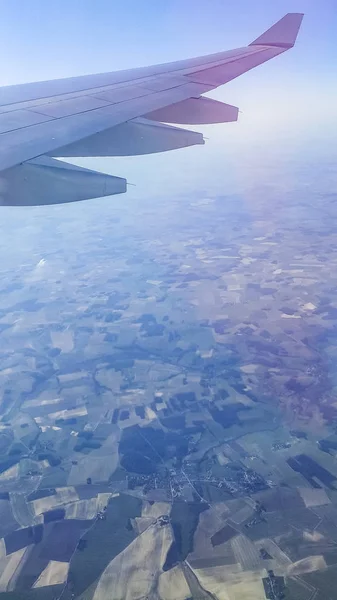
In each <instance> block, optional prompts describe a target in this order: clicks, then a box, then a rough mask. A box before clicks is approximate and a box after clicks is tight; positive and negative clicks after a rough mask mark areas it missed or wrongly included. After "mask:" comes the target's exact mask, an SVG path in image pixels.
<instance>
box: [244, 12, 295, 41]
mask: <svg viewBox="0 0 337 600" xmlns="http://www.w3.org/2000/svg"><path fill="white" fill-rule="evenodd" d="M303 17H304V13H287V14H286V15H284V17H282V19H280V20H279V21H277V22H276V23H274V25H272V26H271V27H270V28H269V29H267V30H266V31H265V32H264V33H263V34H262V35H260V36H259V37H258V38H256V40H254V41H253V42H251V43H250V44H249V46H277V47H279V48H285V49H288V48H292V47H293V46H294V45H295V42H296V38H297V35H298V32H299V29H300V27H301V23H302V19H303Z"/></svg>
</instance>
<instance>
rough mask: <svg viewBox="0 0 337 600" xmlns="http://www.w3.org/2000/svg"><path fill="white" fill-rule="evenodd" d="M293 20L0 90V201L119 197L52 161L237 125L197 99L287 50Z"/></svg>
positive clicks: (115, 181) (189, 141)
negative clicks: (205, 52)
mask: <svg viewBox="0 0 337 600" xmlns="http://www.w3.org/2000/svg"><path fill="white" fill-rule="evenodd" d="M302 18H303V15H302V14H299V13H289V14H287V15H285V16H284V17H283V18H282V19H281V20H280V21H278V22H277V23H276V24H275V25H273V26H272V27H271V28H270V29H268V30H267V31H265V32H264V33H263V34H262V35H261V36H260V37H258V38H257V39H256V40H254V41H253V42H252V43H251V44H249V46H247V47H245V48H238V49H236V50H230V51H227V52H220V53H218V54H213V55H209V56H203V57H199V58H196V59H188V60H184V61H178V62H175V63H168V64H165V65H157V66H154V67H145V68H139V69H135V70H132V71H119V72H114V73H104V74H100V75H88V76H84V77H75V78H69V79H61V80H54V81H49V82H40V83H35V84H24V85H17V86H10V87H4V88H0V204H2V205H5V206H24V205H26V206H31V205H41V204H59V203H63V202H75V201H78V200H84V199H87V198H95V197H100V196H108V195H112V194H117V193H122V192H124V191H126V180H125V179H121V178H118V177H112V176H108V175H105V174H103V173H97V172H95V171H91V170H88V169H80V168H79V167H75V166H74V165H71V164H68V163H65V162H63V161H62V162H60V161H58V160H56V158H57V157H71V156H72V157H77V156H128V155H135V154H147V153H153V152H163V151H166V150H172V149H176V148H183V147H187V146H191V145H194V144H203V143H204V141H203V137H202V135H201V134H198V133H195V132H192V131H188V130H186V129H180V128H178V127H175V126H174V127H173V126H172V125H168V123H170V124H176V123H180V124H193V125H195V124H204V123H225V122H229V121H236V120H237V118H238V109H237V108H236V107H234V106H230V105H228V104H224V103H221V102H217V101H215V100H211V99H209V98H205V97H203V96H202V94H203V93H205V92H208V91H210V90H211V89H214V88H216V87H218V86H219V85H223V84H224V83H227V82H228V81H231V80H232V79H234V78H236V77H238V76H239V75H241V74H242V73H245V72H246V71H249V70H250V69H253V68H254V67H256V66H258V65H260V64H262V63H264V62H266V61H268V60H270V59H271V58H274V57H275V56H278V55H279V54H282V53H283V52H285V51H286V50H288V49H289V48H292V47H293V46H294V44H295V41H296V37H297V34H298V30H299V28H300V25H301V22H302ZM163 123H165V124H163Z"/></svg>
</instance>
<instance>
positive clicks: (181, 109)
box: [145, 96, 239, 125]
mask: <svg viewBox="0 0 337 600" xmlns="http://www.w3.org/2000/svg"><path fill="white" fill-rule="evenodd" d="M238 114H239V109H238V108H237V107H236V106H232V105H231V104H225V103H224V102H218V101H217V100H212V98H203V97H202V96H201V97H200V98H188V99H187V100H182V102H176V103H175V104H171V105H170V106H166V107H165V108H160V109H158V110H154V111H152V112H150V113H148V114H147V115H145V116H146V117H147V118H148V119H154V120H155V121H164V122H165V123H180V124H181V125H185V124H186V125H203V124H210V123H229V122H231V121H237V119H238Z"/></svg>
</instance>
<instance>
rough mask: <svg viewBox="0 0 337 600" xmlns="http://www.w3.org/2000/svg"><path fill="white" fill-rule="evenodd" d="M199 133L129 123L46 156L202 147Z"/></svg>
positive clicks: (135, 121)
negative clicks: (198, 145) (199, 145)
mask: <svg viewBox="0 0 337 600" xmlns="http://www.w3.org/2000/svg"><path fill="white" fill-rule="evenodd" d="M204 143H205V142H204V138H203V136H202V134H201V133H197V132H196V131H189V130H188V129H180V128H179V127H171V126H170V125H163V123H157V122H155V121H151V120H149V119H143V118H138V119H132V120H131V121H127V123H122V124H121V125H116V127H111V128H109V129H105V130H104V131H101V132H99V133H96V134H94V135H91V136H89V137H87V138H84V139H83V140H79V141H78V142H75V143H74V144H69V145H68V146H63V147H61V148H58V149H57V150H56V151H52V152H50V153H49V155H50V156H62V157H66V156H135V155H139V154H153V153H156V152H166V151H167V150H177V149H178V148H187V147H188V146H195V145H196V144H204Z"/></svg>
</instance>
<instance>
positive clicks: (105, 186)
mask: <svg viewBox="0 0 337 600" xmlns="http://www.w3.org/2000/svg"><path fill="white" fill-rule="evenodd" d="M123 192H126V180H125V179H122V178H121V177H113V176H112V175H106V174H105V173H98V172H97V171H91V170H89V169H83V168H82V167H77V166H75V165H70V164H68V163H65V162H63V161H59V160H55V159H53V158H49V157H48V156H41V157H39V158H35V159H32V160H30V161H27V162H26V163H24V164H21V165H18V166H16V167H12V168H11V169H7V170H5V171H3V172H2V173H1V176H0V204H1V205H2V206H40V205H46V204H63V203H66V202H78V201H79V200H88V199H89V198H100V197H102V196H112V195H114V194H122V193H123Z"/></svg>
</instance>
